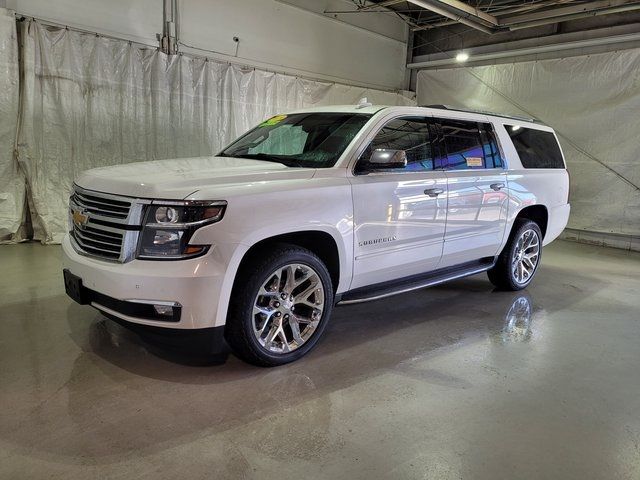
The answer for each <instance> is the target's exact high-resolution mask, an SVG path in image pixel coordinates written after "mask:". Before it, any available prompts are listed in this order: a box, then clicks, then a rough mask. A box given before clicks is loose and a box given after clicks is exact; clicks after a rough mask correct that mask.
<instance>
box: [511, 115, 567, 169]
mask: <svg viewBox="0 0 640 480" xmlns="http://www.w3.org/2000/svg"><path fill="white" fill-rule="evenodd" d="M505 128H506V129H507V133H509V136H510V137H511V140H512V141H513V146H514V147H516V151H517V152H518V156H519V157H520V161H521V162H522V166H523V167H524V168H564V160H563V159H562V152H561V151H560V147H559V146H558V141H557V140H556V137H555V135H554V134H553V133H551V132H545V131H543V130H536V129H534V128H525V127H520V126H518V125H505Z"/></svg>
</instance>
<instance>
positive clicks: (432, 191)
mask: <svg viewBox="0 0 640 480" xmlns="http://www.w3.org/2000/svg"><path fill="white" fill-rule="evenodd" d="M441 193H444V190H443V189H442V188H427V189H426V190H425V191H424V194H425V195H429V196H430V197H437V196H438V195H440V194H441Z"/></svg>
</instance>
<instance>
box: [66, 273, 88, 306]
mask: <svg viewBox="0 0 640 480" xmlns="http://www.w3.org/2000/svg"><path fill="white" fill-rule="evenodd" d="M62 273H63V275H64V290H65V292H67V295H69V296H70V297H71V299H72V300H73V301H75V302H78V303H79V304H80V305H85V304H87V303H88V302H87V299H86V296H85V295H84V290H85V289H84V287H83V286H82V279H81V278H80V277H78V276H77V275H74V274H73V273H71V272H70V271H69V270H68V269H66V268H65V269H64V270H63V271H62Z"/></svg>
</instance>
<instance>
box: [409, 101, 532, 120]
mask: <svg viewBox="0 0 640 480" xmlns="http://www.w3.org/2000/svg"><path fill="white" fill-rule="evenodd" d="M418 106H419V107H424V108H437V109H440V110H451V111H452V112H465V113H480V114H482V115H491V116H494V117H502V118H511V119H513V120H522V121H523V122H533V123H540V122H539V120H538V119H536V118H531V117H521V116H519V115H505V114H503V113H495V112H487V111H484V110H472V109H470V108H460V107H452V106H450V105H418Z"/></svg>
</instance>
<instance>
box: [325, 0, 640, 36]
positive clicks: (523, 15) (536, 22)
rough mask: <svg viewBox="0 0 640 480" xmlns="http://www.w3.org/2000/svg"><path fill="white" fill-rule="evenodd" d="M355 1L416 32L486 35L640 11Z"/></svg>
mask: <svg viewBox="0 0 640 480" xmlns="http://www.w3.org/2000/svg"><path fill="white" fill-rule="evenodd" d="M352 3H353V4H354V10H352V12H353V13H367V12H389V13H392V14H395V15H397V16H399V17H401V18H402V19H403V20H404V21H405V22H406V23H408V24H409V26H410V27H411V28H412V29H413V30H414V31H420V30H432V29H438V28H442V27H447V26H450V25H456V24H462V25H466V26H468V27H470V28H473V29H475V30H477V31H480V32H483V33H486V34H492V33H498V32H505V31H516V30H522V29H526V28H534V27H539V26H542V25H552V24H557V23H560V22H567V21H572V20H579V19H582V18H589V17H596V16H602V15H611V14H615V13H624V12H632V11H638V10H640V1H629V0H598V1H593V0H557V1H551V0H524V1H523V0H471V1H467V2H463V1H460V0H374V1H365V0H352ZM326 13H345V12H344V11H341V12H326Z"/></svg>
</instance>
